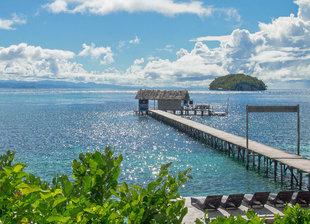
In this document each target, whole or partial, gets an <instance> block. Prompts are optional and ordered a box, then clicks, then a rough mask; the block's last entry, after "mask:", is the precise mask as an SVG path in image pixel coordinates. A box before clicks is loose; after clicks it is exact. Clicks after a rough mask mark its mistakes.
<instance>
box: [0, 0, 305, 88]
mask: <svg viewBox="0 0 310 224" xmlns="http://www.w3.org/2000/svg"><path fill="white" fill-rule="evenodd" d="M309 62H310V0H296V1H288V0H271V1H267V0H251V1H248V0H234V1H231V0H210V1H198V0H197V1H195V0H192V1H185V0H184V1H181V0H153V1H149V0H113V1H111V0H45V1H39V0H3V1H0V80H19V81H41V80H54V81H55V80H61V81H70V82H96V83H105V84H116V85H128V86H150V87H165V86H169V87H184V88H186V87H193V86H197V87H207V86H208V85H209V83H210V82H211V81H212V80H213V79H214V77H218V76H222V75H227V74H229V73H239V72H242V73H246V74H249V75H252V76H255V77H257V78H259V79H262V80H264V81H265V82H266V83H267V84H268V85H269V86H270V87H273V88H281V87H287V86H290V85H291V84H292V83H293V84H295V83H299V86H300V85H302V83H307V81H308V80H309V79H310V63H309Z"/></svg>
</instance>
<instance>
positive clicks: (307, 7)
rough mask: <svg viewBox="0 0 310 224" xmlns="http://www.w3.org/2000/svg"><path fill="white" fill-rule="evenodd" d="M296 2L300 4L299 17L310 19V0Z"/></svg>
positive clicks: (297, 0)
mask: <svg viewBox="0 0 310 224" xmlns="http://www.w3.org/2000/svg"><path fill="white" fill-rule="evenodd" d="M295 3H296V4H297V5H298V6H299V9H298V17H299V18H301V19H302V20H304V21H309V20H310V0H296V1H295Z"/></svg>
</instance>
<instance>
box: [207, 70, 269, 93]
mask: <svg viewBox="0 0 310 224" xmlns="http://www.w3.org/2000/svg"><path fill="white" fill-rule="evenodd" d="M209 89H210V90H235V91H258V90H266V89H267V86H266V84H265V83H264V82H263V81H262V80H259V79H257V78H255V77H252V76H249V75H244V74H230V75H225V76H222V77H218V78H216V79H214V80H213V81H212V82H211V83H210V86H209Z"/></svg>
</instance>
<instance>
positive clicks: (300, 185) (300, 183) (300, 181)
mask: <svg viewBox="0 0 310 224" xmlns="http://www.w3.org/2000/svg"><path fill="white" fill-rule="evenodd" d="M301 188H302V171H301V170H299V190H300V191H301Z"/></svg>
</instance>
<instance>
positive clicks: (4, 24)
mask: <svg viewBox="0 0 310 224" xmlns="http://www.w3.org/2000/svg"><path fill="white" fill-rule="evenodd" d="M25 23H26V19H25V18H23V17H22V16H18V15H16V14H13V16H12V19H1V18H0V29H4V30H15V28H14V27H13V26H14V25H21V24H25Z"/></svg>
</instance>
